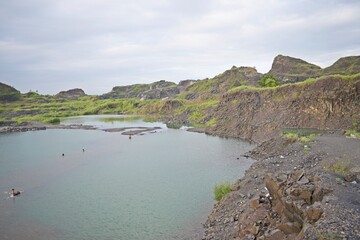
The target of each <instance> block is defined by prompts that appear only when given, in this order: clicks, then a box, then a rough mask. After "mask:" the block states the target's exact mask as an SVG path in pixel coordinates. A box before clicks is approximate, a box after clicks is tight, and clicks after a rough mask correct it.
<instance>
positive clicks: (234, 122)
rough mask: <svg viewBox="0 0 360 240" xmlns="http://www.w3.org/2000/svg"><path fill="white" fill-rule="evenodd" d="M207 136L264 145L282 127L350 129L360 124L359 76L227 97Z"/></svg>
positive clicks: (234, 94)
mask: <svg viewBox="0 0 360 240" xmlns="http://www.w3.org/2000/svg"><path fill="white" fill-rule="evenodd" d="M209 118H216V119H217V124H216V126H215V127H211V128H208V129H206V132H207V133H210V134H214V135H219V136H226V137H237V138H242V139H248V140H250V141H253V142H256V143H261V142H263V141H266V140H269V139H271V138H273V137H274V136H278V135H279V133H280V132H281V130H282V129H283V128H316V129H326V130H337V129H351V128H353V126H356V125H357V124H358V125H360V124H359V123H360V76H358V77H356V78H355V79H353V80H347V79H343V78H342V77H324V78H322V79H320V80H318V81H315V82H313V83H301V84H292V85H287V86H283V87H279V88H274V89H264V90H246V91H239V92H236V93H233V94H226V95H224V96H223V97H222V99H221V100H220V103H219V105H218V106H217V108H216V109H215V111H214V112H213V113H212V114H210V116H209Z"/></svg>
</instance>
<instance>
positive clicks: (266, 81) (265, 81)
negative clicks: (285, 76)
mask: <svg viewBox="0 0 360 240" xmlns="http://www.w3.org/2000/svg"><path fill="white" fill-rule="evenodd" d="M258 84H259V86H260V87H271V88H272V87H277V86H279V85H280V82H279V80H277V79H276V77H274V76H273V75H270V74H265V75H264V76H263V77H262V78H261V79H260V80H259V81H258Z"/></svg>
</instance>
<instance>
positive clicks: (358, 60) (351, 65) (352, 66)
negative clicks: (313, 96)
mask: <svg viewBox="0 0 360 240" xmlns="http://www.w3.org/2000/svg"><path fill="white" fill-rule="evenodd" d="M359 72H360V56H351V57H343V58H340V59H339V60H337V61H336V62H335V63H334V64H333V65H331V66H330V67H327V68H324V69H323V71H322V75H331V74H342V75H351V74H356V73H359Z"/></svg>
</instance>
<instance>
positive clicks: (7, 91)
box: [0, 82, 21, 102]
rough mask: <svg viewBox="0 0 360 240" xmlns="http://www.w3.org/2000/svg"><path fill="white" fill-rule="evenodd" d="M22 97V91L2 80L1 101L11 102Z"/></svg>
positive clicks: (0, 88)
mask: <svg viewBox="0 0 360 240" xmlns="http://www.w3.org/2000/svg"><path fill="white" fill-rule="evenodd" d="M20 97H21V94H20V91H18V90H16V89H15V88H13V87H11V86H9V85H6V84H4V83H1V82H0V101H1V102H11V101H16V100H19V99H20Z"/></svg>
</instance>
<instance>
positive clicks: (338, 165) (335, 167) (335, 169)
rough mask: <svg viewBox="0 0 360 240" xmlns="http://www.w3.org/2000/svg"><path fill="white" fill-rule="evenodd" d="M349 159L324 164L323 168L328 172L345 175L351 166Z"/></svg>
mask: <svg viewBox="0 0 360 240" xmlns="http://www.w3.org/2000/svg"><path fill="white" fill-rule="evenodd" d="M352 167H353V166H352V164H351V163H350V161H336V162H333V163H331V164H329V165H326V166H325V170H326V171H327V172H330V173H334V174H337V175H341V176H343V177H345V176H346V175H347V174H348V173H349V170H350V169H351V168H352Z"/></svg>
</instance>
